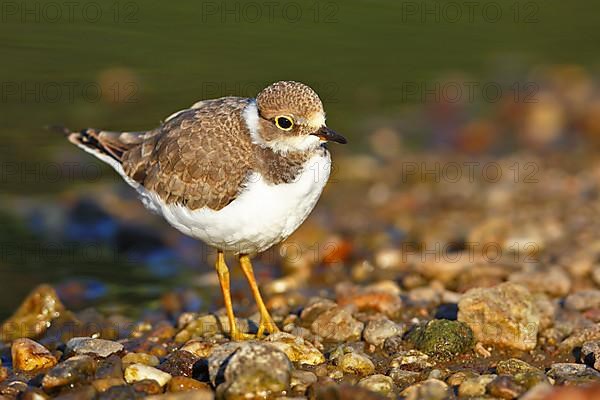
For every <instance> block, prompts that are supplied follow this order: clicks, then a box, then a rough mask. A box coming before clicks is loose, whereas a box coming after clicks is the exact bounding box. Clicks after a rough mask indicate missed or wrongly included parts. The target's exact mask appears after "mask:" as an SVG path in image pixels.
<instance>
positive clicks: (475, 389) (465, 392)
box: [458, 374, 496, 397]
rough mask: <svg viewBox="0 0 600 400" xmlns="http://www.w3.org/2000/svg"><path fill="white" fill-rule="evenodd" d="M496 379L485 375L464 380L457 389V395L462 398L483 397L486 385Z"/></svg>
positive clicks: (491, 375)
mask: <svg viewBox="0 0 600 400" xmlns="http://www.w3.org/2000/svg"><path fill="white" fill-rule="evenodd" d="M494 379H496V375H493V374H486V375H477V376H472V377H468V378H466V379H465V380H464V381H463V382H462V383H461V384H460V386H459V387H458V395H459V396H462V397H476V396H483V395H484V394H485V391H486V387H487V385H488V383H490V382H492V381H493V380H494Z"/></svg>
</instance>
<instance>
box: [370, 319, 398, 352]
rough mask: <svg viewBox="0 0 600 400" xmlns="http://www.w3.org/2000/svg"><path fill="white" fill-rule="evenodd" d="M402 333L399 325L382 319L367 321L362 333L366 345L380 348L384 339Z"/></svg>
mask: <svg viewBox="0 0 600 400" xmlns="http://www.w3.org/2000/svg"><path fill="white" fill-rule="evenodd" d="M402 333H404V332H403V329H402V328H401V327H400V325H398V324H396V323H395V322H393V321H390V320H389V319H387V318H385V317H384V318H377V319H372V320H370V321H368V322H367V324H366V325H365V329H364V331H363V338H364V339H365V341H366V342H367V343H370V344H372V345H374V346H381V345H383V343H384V342H385V340H386V339H388V338H390V337H392V336H396V335H398V336H399V335H402Z"/></svg>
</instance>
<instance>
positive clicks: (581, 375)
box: [546, 363, 600, 384]
mask: <svg viewBox="0 0 600 400" xmlns="http://www.w3.org/2000/svg"><path fill="white" fill-rule="evenodd" d="M546 374H547V375H548V376H549V377H550V378H552V379H554V380H556V382H557V383H558V384H564V383H567V382H571V383H586V382H598V381H600V372H598V371H596V370H595V369H593V368H590V367H588V366H587V365H585V364H575V363H555V364H552V366H551V367H550V370H549V371H548V372H547V373H546Z"/></svg>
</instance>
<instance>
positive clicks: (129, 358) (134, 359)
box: [122, 353, 160, 367]
mask: <svg viewBox="0 0 600 400" xmlns="http://www.w3.org/2000/svg"><path fill="white" fill-rule="evenodd" d="M122 361H123V365H124V366H128V365H131V364H144V365H148V366H150V367H156V366H157V365H158V364H160V360H159V359H158V357H156V356H155V355H153V354H147V353H127V354H125V356H124V357H123V358H122Z"/></svg>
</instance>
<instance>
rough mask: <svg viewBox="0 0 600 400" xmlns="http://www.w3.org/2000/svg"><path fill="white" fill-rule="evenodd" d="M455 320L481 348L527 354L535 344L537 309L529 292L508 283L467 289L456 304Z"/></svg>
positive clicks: (537, 319)
mask: <svg viewBox="0 0 600 400" xmlns="http://www.w3.org/2000/svg"><path fill="white" fill-rule="evenodd" d="M458 320H459V321H461V322H464V323H466V324H467V325H468V326H469V327H470V328H471V329H472V330H473V334H474V335H475V338H476V339H477V341H479V342H481V343H482V344H484V345H487V344H489V345H498V346H505V347H508V348H512V349H516V350H524V351H527V350H532V349H534V348H535V346H536V343H537V334H538V328H539V324H540V314H539V310H538V309H537V307H536V306H535V304H534V301H533V297H532V296H531V294H530V293H529V291H528V290H527V289H525V288H524V287H523V286H520V285H517V284H514V283H511V282H506V283H502V284H500V285H498V286H495V287H493V288H477V289H471V290H469V291H468V292H467V293H465V294H464V295H463V296H462V298H461V299H460V301H459V303H458Z"/></svg>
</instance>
